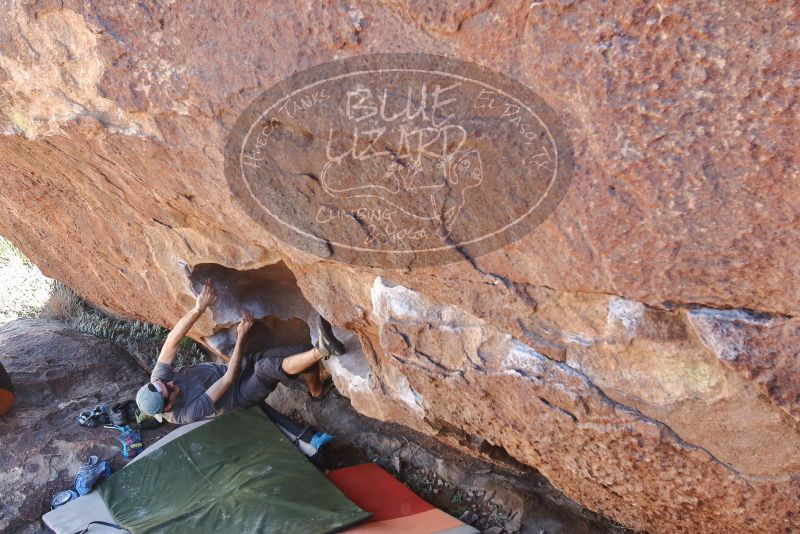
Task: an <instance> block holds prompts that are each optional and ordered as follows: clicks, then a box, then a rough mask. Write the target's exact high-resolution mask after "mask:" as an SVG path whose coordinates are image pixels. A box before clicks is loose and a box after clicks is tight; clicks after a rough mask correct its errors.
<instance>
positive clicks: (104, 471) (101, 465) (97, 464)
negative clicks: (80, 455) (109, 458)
mask: <svg viewBox="0 0 800 534" xmlns="http://www.w3.org/2000/svg"><path fill="white" fill-rule="evenodd" d="M110 476H111V467H110V466H109V465H108V462H101V461H100V458H98V457H97V456H89V458H87V460H86V463H85V464H83V465H82V466H81V468H80V470H79V471H78V474H77V475H75V491H77V492H78V495H86V494H87V493H89V492H90V491H92V490H93V489H94V485H95V484H97V481H98V480H100V479H101V478H108V477H110Z"/></svg>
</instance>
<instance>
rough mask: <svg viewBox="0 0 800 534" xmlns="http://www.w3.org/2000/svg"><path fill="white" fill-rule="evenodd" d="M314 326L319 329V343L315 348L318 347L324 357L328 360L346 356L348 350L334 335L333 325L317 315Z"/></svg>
mask: <svg viewBox="0 0 800 534" xmlns="http://www.w3.org/2000/svg"><path fill="white" fill-rule="evenodd" d="M314 326H315V328H316V329H317V342H316V343H315V344H314V347H316V349H317V350H318V351H319V353H320V354H321V355H322V356H323V357H325V358H327V357H328V356H330V355H338V354H344V352H345V350H346V349H345V348H344V345H343V344H342V342H341V341H339V340H338V339H336V336H334V335H333V330H332V329H331V323H329V322H328V321H326V320H325V318H324V317H323V316H322V315H319V314H317V320H316V321H315V325H314Z"/></svg>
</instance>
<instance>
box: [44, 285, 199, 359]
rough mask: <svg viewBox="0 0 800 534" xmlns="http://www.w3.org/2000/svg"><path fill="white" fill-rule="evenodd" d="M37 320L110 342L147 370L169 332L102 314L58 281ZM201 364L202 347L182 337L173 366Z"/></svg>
mask: <svg viewBox="0 0 800 534" xmlns="http://www.w3.org/2000/svg"><path fill="white" fill-rule="evenodd" d="M39 317H44V318H48V319H59V320H62V321H64V322H66V323H68V324H69V325H70V326H72V327H73V328H75V329H76V330H79V331H81V332H84V333H86V334H91V335H93V336H97V337H101V338H104V339H108V340H110V341H113V342H114V343H116V344H117V345H119V346H121V347H122V348H124V349H125V350H127V351H128V352H130V353H131V354H133V355H134V356H135V357H136V359H137V360H139V362H140V363H141V364H142V365H143V366H144V367H146V368H148V369H152V367H153V366H154V365H155V363H156V360H157V359H158V354H159V352H161V346H162V345H163V344H164V341H166V339H167V334H169V330H167V329H166V328H163V327H161V326H159V325H157V324H153V323H147V322H144V321H128V320H126V319H122V318H118V317H113V316H111V315H108V314H106V313H103V312H102V311H100V310H98V309H96V308H93V307H92V306H90V305H89V304H88V303H86V302H85V301H83V300H82V299H81V298H80V297H79V296H78V295H76V294H75V292H74V291H73V290H72V289H70V288H69V287H67V286H65V285H63V284H61V283H60V282H57V281H54V282H53V290H52V292H51V295H50V300H49V301H48V302H47V303H46V304H45V305H44V307H43V308H42V311H41V312H40V314H39ZM204 361H210V358H209V357H208V355H207V354H206V352H205V350H204V349H203V348H202V346H201V345H200V344H198V343H196V342H195V341H194V340H192V339H191V338H188V337H185V338H183V340H182V341H181V344H180V347H179V348H178V355H177V357H176V359H175V365H176V366H177V367H180V366H183V365H190V364H193V363H198V362H204Z"/></svg>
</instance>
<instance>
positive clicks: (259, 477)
mask: <svg viewBox="0 0 800 534" xmlns="http://www.w3.org/2000/svg"><path fill="white" fill-rule="evenodd" d="M98 491H99V493H100V496H101V497H102V498H103V500H104V501H105V503H106V505H107V506H108V509H109V511H110V512H111V515H113V516H114V518H115V519H116V520H117V522H118V523H119V524H120V525H121V526H123V527H125V528H127V529H128V530H130V531H131V532H135V533H139V532H181V533H184V532H192V533H201V532H209V533H211V532H213V533H215V534H216V533H219V532H331V531H335V530H338V529H341V528H343V527H346V526H348V525H352V524H354V523H357V522H359V521H361V520H363V519H365V518H367V517H368V516H369V515H370V514H369V513H367V512H365V511H363V510H362V509H360V508H359V507H358V506H356V505H355V504H353V503H352V502H351V501H350V500H349V499H348V498H347V497H345V496H344V494H342V492H341V491H339V490H338V489H337V488H336V486H334V485H333V484H331V483H330V482H329V481H328V479H327V478H325V476H324V475H323V474H322V473H320V472H319V471H318V470H317V469H316V468H315V467H314V466H313V465H312V464H311V462H309V461H308V459H307V458H306V457H305V456H303V454H302V453H300V451H298V450H297V449H296V448H295V447H294V445H293V444H292V443H291V442H289V440H288V439H287V438H286V437H285V436H284V435H283V433H282V432H281V431H280V430H279V429H278V428H277V427H276V426H275V425H274V424H273V423H272V422H271V421H270V420H269V419H268V418H267V416H266V415H264V413H263V412H262V411H261V409H260V408H258V407H253V408H248V409H246V410H236V411H234V412H231V413H228V414H225V415H223V416H220V417H218V418H217V419H215V420H214V421H211V422H210V423H208V424H205V425H202V426H200V427H199V428H197V429H196V430H192V431H191V432H188V433H187V434H184V435H183V436H180V437H179V438H177V439H175V440H173V441H171V442H169V443H167V444H166V445H164V446H163V447H161V448H160V449H158V450H156V451H153V452H152V453H150V454H148V455H147V456H145V457H143V458H140V459H139V460H137V461H136V462H133V463H131V464H130V465H128V466H127V467H125V468H124V469H121V470H120V471H117V472H116V473H114V474H113V475H112V476H111V477H110V478H109V479H108V480H107V481H106V482H104V483H103V484H101V485H100V487H99V488H98Z"/></svg>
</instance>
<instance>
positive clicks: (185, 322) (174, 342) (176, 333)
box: [158, 308, 203, 365]
mask: <svg viewBox="0 0 800 534" xmlns="http://www.w3.org/2000/svg"><path fill="white" fill-rule="evenodd" d="M201 315H203V310H200V309H198V308H192V310H191V311H190V312H189V313H187V314H186V315H184V316H183V317H181V319H180V321H178V324H176V325H175V328H173V329H172V331H170V333H169V334H168V335H167V339H166V341H164V346H162V347H161V353H160V354H159V355H158V361H159V362H161V363H164V364H167V365H172V362H173V361H175V355H176V354H177V353H178V347H179V346H180V344H181V340H182V339H183V338H184V337H185V336H186V334H187V333H188V332H189V329H191V328H192V326H193V325H194V323H196V322H197V320H198V319H199V318H200V316H201Z"/></svg>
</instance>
